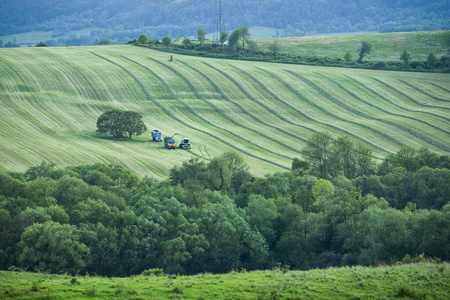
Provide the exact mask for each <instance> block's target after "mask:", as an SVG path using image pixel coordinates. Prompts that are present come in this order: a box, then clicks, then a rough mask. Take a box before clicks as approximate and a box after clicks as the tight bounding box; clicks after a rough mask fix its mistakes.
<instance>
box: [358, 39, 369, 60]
mask: <svg viewBox="0 0 450 300" xmlns="http://www.w3.org/2000/svg"><path fill="white" fill-rule="evenodd" d="M371 51H372V45H371V44H369V43H368V42H362V44H361V49H359V62H360V63H362V60H363V58H364V56H366V54H370V52H371Z"/></svg>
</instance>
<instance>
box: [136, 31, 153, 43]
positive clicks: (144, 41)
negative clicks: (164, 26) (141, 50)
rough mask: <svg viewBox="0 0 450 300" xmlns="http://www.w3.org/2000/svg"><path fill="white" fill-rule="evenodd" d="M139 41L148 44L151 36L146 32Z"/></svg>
mask: <svg viewBox="0 0 450 300" xmlns="http://www.w3.org/2000/svg"><path fill="white" fill-rule="evenodd" d="M138 42H139V43H141V44H148V43H149V42H150V38H149V37H148V35H146V34H145V33H143V34H141V35H140V36H139V37H138Z"/></svg>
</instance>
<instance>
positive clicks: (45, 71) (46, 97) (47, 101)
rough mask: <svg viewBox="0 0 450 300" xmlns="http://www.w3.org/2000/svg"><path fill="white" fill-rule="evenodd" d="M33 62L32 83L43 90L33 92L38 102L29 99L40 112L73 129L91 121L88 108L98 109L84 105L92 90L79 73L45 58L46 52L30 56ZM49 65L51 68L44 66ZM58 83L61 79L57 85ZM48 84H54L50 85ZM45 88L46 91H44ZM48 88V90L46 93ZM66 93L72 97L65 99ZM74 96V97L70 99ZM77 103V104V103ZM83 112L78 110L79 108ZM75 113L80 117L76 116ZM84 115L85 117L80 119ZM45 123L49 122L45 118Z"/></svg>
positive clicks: (29, 74) (62, 126) (60, 126)
mask: <svg viewBox="0 0 450 300" xmlns="http://www.w3.org/2000/svg"><path fill="white" fill-rule="evenodd" d="M26 56H29V57H30V60H32V61H33V64H28V66H27V68H28V70H29V72H28V73H26V74H25V75H26V76H27V77H28V78H27V80H28V82H30V81H31V82H36V83H37V84H39V85H37V88H38V90H39V92H37V93H35V94H34V95H32V97H33V98H34V101H32V102H29V103H30V104H31V105H32V106H33V108H34V111H36V112H44V113H45V118H46V119H51V120H52V122H54V124H58V125H55V127H56V126H58V127H59V128H70V129H72V130H81V128H83V127H84V124H85V123H86V122H87V121H88V119H87V118H85V117H84V115H89V113H88V111H91V113H92V114H93V113H94V112H95V111H97V112H98V110H97V109H95V107H94V106H92V105H86V106H85V107H84V108H82V107H81V106H80V104H81V103H84V102H85V101H87V100H88V98H87V96H88V95H89V93H86V91H85V90H84V89H83V88H82V87H83V83H82V82H80V81H78V80H77V79H78V78H79V76H78V75H77V73H76V72H72V71H71V70H69V69H68V68H67V67H64V66H63V65H62V64H60V63H58V62H56V61H54V60H53V59H50V60H49V59H45V58H43V56H42V55H39V56H30V55H29V54H25V55H24V56H22V59H23V58H24V57H26ZM45 65H49V67H46V68H45V67H43V66H45ZM55 82H60V84H59V85H55V84H54V83H55ZM48 83H52V84H51V85H50V86H47V85H48ZM41 91H42V92H41ZM44 91H45V92H44ZM61 94H64V96H66V97H67V98H68V99H67V100H65V101H62V100H61V99H59V97H58V96H59V95H61ZM69 99H70V100H69ZM74 104H76V105H74ZM77 110H78V111H79V113H77V112H76V111H77ZM74 115H77V116H78V117H77V118H75V117H74ZM80 116H83V118H82V119H80ZM42 123H44V124H45V123H48V121H47V120H43V121H42Z"/></svg>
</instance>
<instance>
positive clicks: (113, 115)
mask: <svg viewBox="0 0 450 300" xmlns="http://www.w3.org/2000/svg"><path fill="white" fill-rule="evenodd" d="M146 130H147V126H145V124H144V122H143V121H142V116H141V115H140V114H139V113H137V112H133V111H122V110H119V109H113V110H109V111H107V112H105V113H103V114H102V115H101V116H100V117H99V118H98V119H97V131H98V132H99V133H107V134H111V135H112V136H113V137H115V138H121V137H124V135H125V134H126V135H127V136H128V138H129V139H131V136H132V135H133V134H134V135H141V134H142V133H144V132H145V131H146Z"/></svg>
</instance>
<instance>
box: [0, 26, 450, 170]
mask: <svg viewBox="0 0 450 300" xmlns="http://www.w3.org/2000/svg"><path fill="white" fill-rule="evenodd" d="M368 36H369V35H368ZM370 36H371V35H370ZM329 38H340V39H347V38H349V37H348V36H343V37H329ZM374 50H375V49H374ZM374 53H376V51H374ZM170 56H171V55H170V54H168V53H163V52H158V51H155V50H151V49H146V48H141V47H134V46H128V45H114V46H91V47H61V48H15V49H6V48H2V49H0V122H1V125H2V126H0V139H1V143H0V169H2V170H11V171H24V170H26V169H27V168H29V167H31V166H35V165H38V164H40V163H41V162H42V161H44V160H45V161H51V162H54V163H55V164H56V165H58V166H59V167H65V166H68V165H79V164H92V163H96V162H101V163H114V164H120V165H124V166H125V167H126V168H128V169H130V170H132V171H133V172H134V173H136V174H138V175H139V176H146V175H148V176H154V177H156V178H159V179H163V178H167V176H168V174H169V170H170V169H171V168H172V167H174V166H176V165H180V164H181V163H182V162H183V161H185V160H188V159H191V158H199V159H204V160H208V159H210V158H211V157H214V156H218V155H221V154H222V153H223V152H225V151H234V152H237V153H239V154H240V155H242V156H243V157H244V159H245V161H246V162H247V163H248V164H249V165H250V171H251V172H252V173H253V174H254V175H256V176H262V175H265V174H267V173H274V172H278V171H286V170H289V169H290V167H291V162H292V159H293V158H294V157H299V158H301V157H302V148H303V147H304V145H305V142H306V141H307V139H308V138H309V137H310V135H311V134H312V133H314V132H322V131H327V132H330V133H331V134H332V136H333V137H338V136H348V137H350V138H352V139H354V140H355V141H358V142H362V143H364V144H365V145H366V146H369V147H371V148H372V149H373V151H374V158H375V159H377V160H380V159H382V158H383V157H384V156H386V155H387V154H389V153H393V152H396V151H397V150H398V149H399V148H400V147H401V146H404V145H408V146H412V147H415V148H420V147H421V146H425V147H428V148H430V149H431V150H432V151H435V152H438V153H442V154H448V153H450V139H449V133H450V122H449V121H450V89H449V87H450V74H431V73H417V72H415V73H410V72H392V71H390V72H388V71H374V70H356V69H342V68H329V67H313V66H301V65H287V64H286V65H285V64H271V63H258V62H247V61H235V60H218V59H209V58H202V57H192V56H181V55H174V61H169V59H170ZM111 108H119V109H124V110H134V111H137V112H139V113H141V114H142V115H143V117H144V122H145V123H146V125H147V127H148V129H149V130H148V132H146V133H145V134H143V135H142V136H138V137H133V138H132V139H131V140H128V139H123V140H114V139H111V138H107V137H102V136H99V135H97V134H96V132H95V131H96V120H97V118H98V117H99V116H100V115H101V114H102V113H103V112H105V111H107V110H108V109H111ZM152 129H159V130H161V131H162V132H163V136H172V135H173V134H175V133H178V134H180V136H176V137H175V138H176V140H177V142H179V139H181V137H183V136H185V137H189V138H190V139H191V143H192V150H190V151H189V150H180V149H176V150H171V151H170V150H166V149H165V148H164V147H163V145H162V144H161V143H155V142H151V130H152Z"/></svg>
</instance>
